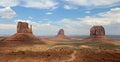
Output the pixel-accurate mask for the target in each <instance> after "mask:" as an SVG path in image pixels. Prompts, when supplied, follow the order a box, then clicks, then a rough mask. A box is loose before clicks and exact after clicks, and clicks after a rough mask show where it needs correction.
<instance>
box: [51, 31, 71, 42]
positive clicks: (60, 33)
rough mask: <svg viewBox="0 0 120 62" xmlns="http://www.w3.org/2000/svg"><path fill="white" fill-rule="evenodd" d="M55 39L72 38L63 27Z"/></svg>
mask: <svg viewBox="0 0 120 62" xmlns="http://www.w3.org/2000/svg"><path fill="white" fill-rule="evenodd" d="M53 39H54V40H70V39H71V38H70V37H68V36H66V35H65V34H64V30H63V29H60V30H59V32H58V34H57V35H56V36H55V37H54V38H53Z"/></svg>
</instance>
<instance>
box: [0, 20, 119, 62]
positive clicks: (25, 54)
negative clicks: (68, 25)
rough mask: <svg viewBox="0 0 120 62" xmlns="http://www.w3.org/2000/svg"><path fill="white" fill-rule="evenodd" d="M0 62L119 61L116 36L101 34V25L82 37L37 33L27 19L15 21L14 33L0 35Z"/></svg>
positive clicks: (62, 31) (103, 30) (62, 33)
mask: <svg viewBox="0 0 120 62" xmlns="http://www.w3.org/2000/svg"><path fill="white" fill-rule="evenodd" d="M0 39H1V41H0V61H1V62H120V40H119V38H118V39H111V38H108V37H106V36H105V29H104V27H103V26H93V27H92V28H91V29H90V36H89V37H88V38H85V39H81V40H80V39H79V38H72V37H69V36H66V35H65V32H64V30H63V29H60V31H59V32H58V34H57V35H56V36H54V37H50V38H41V37H37V36H35V35H34V34H33V33H32V25H31V26H30V28H29V24H28V23H27V22H18V24H17V33H15V34H14V35H12V36H8V37H0Z"/></svg>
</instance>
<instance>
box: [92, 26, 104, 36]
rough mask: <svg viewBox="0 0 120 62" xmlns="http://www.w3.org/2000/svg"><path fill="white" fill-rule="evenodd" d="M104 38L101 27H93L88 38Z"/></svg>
mask: <svg viewBox="0 0 120 62" xmlns="http://www.w3.org/2000/svg"><path fill="white" fill-rule="evenodd" d="M95 36H105V29H104V27H103V26H93V27H92V28H91V29H90V37H95Z"/></svg>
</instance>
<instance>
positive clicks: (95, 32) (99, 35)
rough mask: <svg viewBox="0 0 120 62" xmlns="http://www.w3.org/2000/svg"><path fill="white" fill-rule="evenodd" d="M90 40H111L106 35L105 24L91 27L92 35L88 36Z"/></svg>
mask: <svg viewBox="0 0 120 62" xmlns="http://www.w3.org/2000/svg"><path fill="white" fill-rule="evenodd" d="M86 40H88V41H109V40H110V39H108V38H107V37H106V36H105V29H104V27H103V26H93V27H92V28H91V29H90V37H89V38H87V39H86Z"/></svg>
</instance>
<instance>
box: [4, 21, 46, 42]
mask: <svg viewBox="0 0 120 62" xmlns="http://www.w3.org/2000/svg"><path fill="white" fill-rule="evenodd" d="M2 42H7V43H34V42H35V43H36V42H37V43H44V42H43V41H42V40H41V39H39V38H37V37H36V36H35V35H33V33H32V25H31V26H30V28H29V26H28V23H27V22H18V25H17V33H16V34H14V35H12V36H10V37H7V38H5V39H3V40H2Z"/></svg>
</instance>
